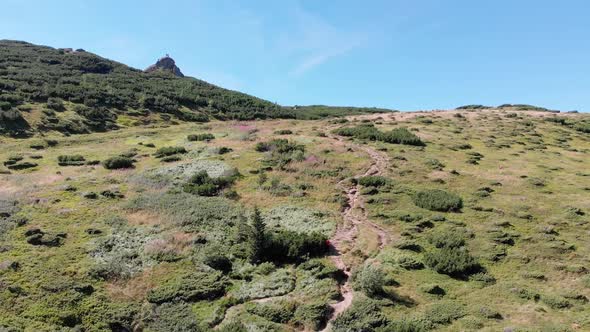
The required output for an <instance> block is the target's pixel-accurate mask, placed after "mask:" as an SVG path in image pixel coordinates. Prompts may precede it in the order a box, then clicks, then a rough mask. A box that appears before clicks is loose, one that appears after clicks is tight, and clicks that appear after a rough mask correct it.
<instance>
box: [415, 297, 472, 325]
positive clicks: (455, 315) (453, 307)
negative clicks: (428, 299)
mask: <svg viewBox="0 0 590 332" xmlns="http://www.w3.org/2000/svg"><path fill="white" fill-rule="evenodd" d="M463 316H465V309H464V308H463V306H462V305H460V304H458V303H456V302H453V301H441V302H438V303H435V304H433V305H431V306H430V307H428V308H427V309H426V311H425V312H424V320H426V321H428V322H431V323H433V324H436V325H446V324H450V323H452V322H453V321H454V320H457V319H459V318H461V317H463Z"/></svg>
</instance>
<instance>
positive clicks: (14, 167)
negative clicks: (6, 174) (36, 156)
mask: <svg viewBox="0 0 590 332" xmlns="http://www.w3.org/2000/svg"><path fill="white" fill-rule="evenodd" d="M5 166H6V168H8V169H11V170H15V171H19V170H23V169H27V168H33V167H37V166H38V165H37V164H36V163H32V162H29V161H23V162H19V163H14V164H9V165H6V164H5Z"/></svg>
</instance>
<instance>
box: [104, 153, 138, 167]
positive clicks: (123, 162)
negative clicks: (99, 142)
mask: <svg viewBox="0 0 590 332" xmlns="http://www.w3.org/2000/svg"><path fill="white" fill-rule="evenodd" d="M133 162H134V161H133V159H131V158H128V157H122V156H117V157H112V158H109V159H107V160H105V161H103V162H102V165H103V166H104V168H106V169H120V168H131V167H133Z"/></svg>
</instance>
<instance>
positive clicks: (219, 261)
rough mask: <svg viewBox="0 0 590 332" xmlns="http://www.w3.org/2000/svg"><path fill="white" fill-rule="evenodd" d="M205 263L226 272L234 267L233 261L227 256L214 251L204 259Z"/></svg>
mask: <svg viewBox="0 0 590 332" xmlns="http://www.w3.org/2000/svg"><path fill="white" fill-rule="evenodd" d="M203 263H205V265H207V266H209V267H211V268H212V269H215V270H219V271H221V272H223V273H224V274H227V273H229V272H230V271H231V269H232V262H231V260H230V259H229V258H227V256H225V255H223V254H219V253H212V254H209V255H207V256H206V257H205V258H204V259H203Z"/></svg>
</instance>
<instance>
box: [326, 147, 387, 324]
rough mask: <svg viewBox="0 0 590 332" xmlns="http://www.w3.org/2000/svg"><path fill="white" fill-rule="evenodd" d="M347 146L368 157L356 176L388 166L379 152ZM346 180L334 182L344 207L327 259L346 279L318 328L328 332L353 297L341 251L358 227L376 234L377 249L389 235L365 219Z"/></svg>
mask: <svg viewBox="0 0 590 332" xmlns="http://www.w3.org/2000/svg"><path fill="white" fill-rule="evenodd" d="M331 138H333V139H336V140H337V141H338V142H339V143H340V144H342V145H344V144H345V143H344V142H343V141H342V139H341V138H340V137H331ZM350 146H351V147H352V148H353V149H354V150H355V151H362V152H364V153H366V154H367V155H368V156H369V158H371V166H370V167H369V169H367V171H366V172H364V173H362V174H357V175H356V177H362V176H369V175H381V174H383V173H384V172H385V170H386V168H387V165H388V159H387V157H386V156H384V155H383V154H382V153H380V152H378V151H376V150H375V149H373V148H371V147H368V146H361V145H358V144H350ZM346 183H348V181H347V180H346V179H345V180H343V181H341V182H340V183H338V187H339V188H342V189H344V191H345V192H346V197H347V206H346V208H345V209H344V210H343V211H342V218H343V221H344V222H343V223H342V225H340V226H339V227H338V229H337V230H336V232H335V234H334V236H333V237H332V238H331V239H330V243H331V245H332V247H331V253H330V258H331V259H332V261H333V262H334V265H335V266H336V267H337V268H339V269H341V270H342V271H344V274H345V275H346V278H345V280H344V282H343V283H342V284H341V285H340V293H341V294H342V298H341V300H340V301H338V302H336V303H333V304H331V305H330V306H331V307H332V309H333V314H332V317H330V319H329V320H328V324H327V325H326V327H325V328H324V329H323V330H322V331H330V330H331V327H332V322H333V321H334V319H336V317H338V315H340V314H341V313H342V312H344V311H345V310H346V309H347V308H348V307H350V305H351V304H352V300H353V299H354V291H353V290H352V285H351V281H350V275H351V267H350V266H347V264H346V263H345V262H344V259H343V253H344V252H345V251H346V250H348V248H349V246H350V244H354V243H355V241H356V239H357V236H358V232H359V226H365V227H367V228H369V229H371V231H373V232H374V233H375V234H377V236H378V239H379V249H382V248H384V247H385V246H386V245H387V244H388V243H389V242H390V241H391V237H390V236H389V233H388V232H387V231H386V230H385V229H383V228H382V227H381V226H379V225H377V224H375V223H373V222H371V221H370V220H369V218H368V213H367V211H366V209H365V205H364V201H363V198H362V197H361V194H360V190H359V189H360V188H359V185H353V186H349V187H346Z"/></svg>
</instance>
